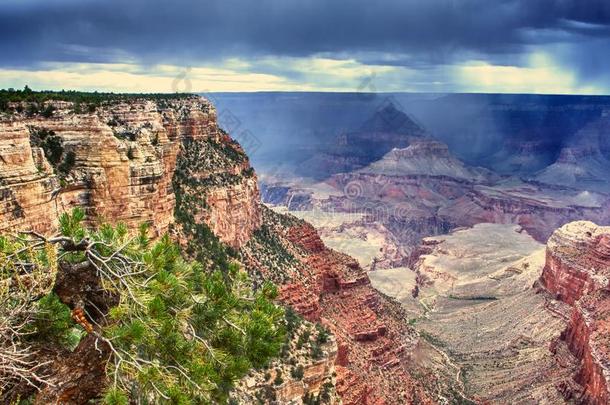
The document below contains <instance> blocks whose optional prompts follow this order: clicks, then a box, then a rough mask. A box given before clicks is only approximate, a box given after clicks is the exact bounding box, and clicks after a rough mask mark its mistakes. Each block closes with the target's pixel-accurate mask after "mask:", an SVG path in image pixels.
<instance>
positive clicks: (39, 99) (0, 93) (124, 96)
mask: <svg viewBox="0 0 610 405" xmlns="http://www.w3.org/2000/svg"><path fill="white" fill-rule="evenodd" d="M193 96H194V94H190V93H100V92H97V91H95V92H84V91H75V90H61V91H49V90H44V91H33V90H32V89H30V88H29V87H28V86H27V85H26V86H25V87H24V88H23V90H15V89H0V111H6V110H8V108H9V103H11V102H26V103H44V102H45V101H50V100H55V101H68V102H73V103H76V104H82V105H100V104H102V103H105V102H117V101H128V100H135V99H141V98H147V99H152V100H168V99H183V98H189V97H193ZM49 112H52V111H49Z"/></svg>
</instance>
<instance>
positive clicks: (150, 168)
mask: <svg viewBox="0 0 610 405" xmlns="http://www.w3.org/2000/svg"><path fill="white" fill-rule="evenodd" d="M47 104H51V105H53V106H54V108H55V111H54V113H53V115H52V116H51V117H48V118H45V117H42V116H39V115H35V116H33V117H28V116H27V115H25V114H17V113H15V114H13V115H12V116H10V117H9V118H4V119H2V120H0V231H2V230H13V229H21V228H24V227H29V228H33V229H34V230H36V231H40V232H49V231H51V230H53V229H55V228H56V226H57V220H58V217H59V215H60V214H61V213H62V212H65V211H67V210H70V209H71V208H73V207H75V206H81V207H84V208H85V209H86V211H87V214H88V220H89V221H99V220H104V219H107V220H112V221H123V222H126V223H127V224H128V225H138V224H140V223H143V222H148V223H150V224H151V225H152V228H153V230H154V232H155V234H156V235H160V234H163V233H165V232H167V230H168V228H169V225H170V224H171V223H172V222H174V216H173V211H174V204H175V196H174V192H173V188H172V179H173V177H174V171H175V169H176V163H177V157H178V155H179V154H180V152H181V151H184V150H186V151H188V150H190V149H189V148H191V147H192V146H193V145H194V143H193V142H199V143H204V144H208V145H213V146H214V145H215V147H217V148H229V149H231V148H232V149H234V150H235V153H236V154H239V153H241V154H243V152H241V150H240V148H239V147H238V146H237V145H236V144H235V143H234V142H232V141H231V140H230V138H228V136H227V135H226V134H225V133H224V132H223V131H222V130H220V129H219V128H218V125H217V122H216V112H215V109H214V107H213V106H212V105H211V104H210V103H209V102H208V101H207V100H205V99H202V98H200V97H184V98H174V99H168V100H162V101H155V100H150V99H146V98H141V99H135V100H129V101H114V102H106V103H102V104H101V105H100V106H98V107H97V109H95V111H92V112H86V113H83V112H81V111H79V110H76V109H75V105H74V104H73V103H69V102H60V101H54V102H47ZM206 158H207V159H212V158H213V156H207V157H206ZM247 170H249V163H248V161H247V158H245V157H244V159H242V161H241V162H240V164H239V165H236V166H235V167H231V168H228V167H218V168H216V172H218V171H225V172H227V171H228V172H230V173H232V174H233V175H235V176H237V175H240V174H241V173H242V172H245V171H247ZM214 174H217V173H214V172H213V171H212V170H208V171H200V172H197V173H194V174H193V176H196V177H197V178H199V179H203V178H208V177H210V176H212V175H214ZM233 180H235V179H233ZM224 185H225V184H221V183H218V182H217V183H216V184H210V186H209V187H208V189H207V190H208V192H207V193H206V194H205V195H201V196H200V197H201V198H202V199H204V200H205V202H206V205H207V206H208V207H209V208H210V209H209V210H207V212H206V213H205V214H204V215H203V216H204V218H203V219H204V220H205V221H207V222H208V223H209V224H210V225H211V226H212V228H213V230H214V232H215V233H216V234H217V235H218V236H219V237H220V239H221V240H222V241H224V242H226V243H228V244H230V245H233V246H238V245H240V244H241V243H243V242H244V241H245V240H246V239H248V238H249V235H250V234H251V233H252V231H253V230H254V229H255V228H256V227H257V226H258V225H259V219H258V216H257V215H256V212H257V210H256V208H255V207H256V202H257V198H258V188H257V184H256V181H255V179H254V178H253V177H252V176H251V175H250V176H242V177H240V178H239V181H233V182H232V183H231V184H230V185H227V187H223V186H224ZM236 215H237V216H240V217H239V218H237V217H236ZM245 217H247V218H248V220H246V221H243V218H245Z"/></svg>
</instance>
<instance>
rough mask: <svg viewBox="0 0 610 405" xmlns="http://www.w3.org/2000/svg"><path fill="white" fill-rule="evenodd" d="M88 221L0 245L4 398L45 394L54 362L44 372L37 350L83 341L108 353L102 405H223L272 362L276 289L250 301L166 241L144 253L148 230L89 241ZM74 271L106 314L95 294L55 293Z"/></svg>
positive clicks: (242, 288)
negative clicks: (94, 282)
mask: <svg viewBox="0 0 610 405" xmlns="http://www.w3.org/2000/svg"><path fill="white" fill-rule="evenodd" d="M83 219H84V213H83V212H82V211H81V210H75V211H74V212H73V214H72V215H63V216H62V218H61V235H58V236H55V237H52V238H46V237H44V236H42V235H39V234H36V233H27V234H25V233H24V234H19V235H11V236H3V237H1V238H0V301H1V303H2V305H0V360H1V361H0V398H2V399H3V400H8V399H10V398H13V399H14V398H15V397H16V395H20V394H22V393H23V392H16V391H19V390H21V391H23V389H24V384H23V382H24V381H25V382H26V383H27V384H26V387H27V385H30V386H32V387H36V388H37V389H40V388H43V387H44V386H45V385H46V384H48V383H50V380H49V377H50V376H49V375H48V374H46V373H47V372H48V370H49V368H48V367H47V366H50V367H51V369H52V366H53V365H52V364H51V363H52V360H49V361H48V362H44V363H43V362H41V361H40V358H39V351H40V350H41V349H44V350H46V351H49V350H52V347H53V346H57V347H64V348H65V347H73V346H74V345H75V343H76V342H77V341H78V339H79V338H80V336H81V334H85V333H86V334H89V335H93V336H94V337H95V339H96V344H95V347H99V348H102V349H104V348H105V350H107V351H108V352H109V353H110V360H109V361H108V364H107V366H106V374H107V376H108V380H107V381H100V387H102V386H106V387H107V389H106V392H105V394H104V396H103V401H104V402H105V403H107V404H127V403H129V402H130V401H136V402H142V403H174V404H190V403H219V402H221V403H222V402H226V401H227V399H228V395H229V392H230V390H231V389H232V387H233V384H234V382H235V381H236V380H238V379H239V378H241V377H242V376H243V375H244V374H245V373H246V372H247V371H248V370H249V369H251V368H258V367H263V366H265V365H266V364H267V363H268V362H269V360H270V359H271V358H272V357H275V356H277V355H278V354H279V351H280V348H281V345H282V343H283V342H284V340H285V326H284V311H283V310H282V309H281V308H279V307H277V306H276V305H275V304H273V303H272V299H273V298H275V296H276V294H277V292H276V289H275V288H274V287H273V286H272V285H270V284H266V285H264V286H263V287H262V288H260V289H259V290H258V291H257V292H254V291H253V290H252V288H251V283H250V281H249V280H248V277H247V276H246V274H245V273H244V272H242V271H240V270H239V269H238V267H237V266H236V265H235V264H232V263H228V264H227V265H226V266H225V267H223V268H218V267H217V268H215V269H214V270H211V269H207V268H206V267H205V266H204V265H202V264H200V263H198V262H187V261H185V260H184V259H183V258H182V256H181V252H180V249H179V248H178V247H177V246H176V245H175V244H173V243H172V242H171V241H170V239H169V238H168V237H163V238H162V239H161V240H160V241H158V242H157V243H155V244H153V245H151V244H150V242H149V240H148V238H147V237H146V229H145V228H144V227H143V228H141V229H140V231H139V232H138V233H137V234H135V235H133V234H132V233H130V232H129V230H128V229H127V228H126V227H125V226H124V225H122V224H118V225H116V226H111V225H102V226H100V227H99V229H97V230H88V229H85V228H84V227H83V226H82V220H83ZM74 268H79V269H80V270H79V271H80V272H83V271H84V269H86V268H90V269H92V270H94V274H96V275H97V278H98V279H99V283H100V285H101V287H102V294H103V296H104V297H107V302H108V304H109V305H108V309H107V310H104V309H101V310H100V308H99V306H98V307H95V311H97V313H94V312H93V310H92V308H93V307H92V306H91V305H89V304H90V303H91V300H92V297H89V296H87V294H96V292H95V288H92V287H94V286H89V288H88V289H87V288H82V289H80V291H81V292H82V294H83V296H79V297H66V296H65V292H64V296H62V295H61V294H60V296H59V297H58V296H57V295H55V294H54V290H56V289H57V280H60V279H64V278H65V277H64V276H65V275H67V274H71V271H73V270H74ZM76 274H79V273H76ZM83 281H84V280H83V279H82V277H81V276H79V279H78V280H72V282H74V283H82V282H83ZM85 287H86V286H85ZM62 301H64V302H62ZM66 303H69V304H70V305H72V306H73V308H72V317H73V319H74V320H75V321H76V322H75V321H73V320H71V319H70V316H69V314H70V311H69V309H68V307H67V306H66ZM74 303H76V304H74ZM41 320H42V321H41ZM75 340H76V342H75ZM51 358H53V356H51ZM57 378H58V376H54V381H55V382H57ZM59 380H61V376H59ZM26 391H27V390H26Z"/></svg>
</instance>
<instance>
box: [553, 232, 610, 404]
mask: <svg viewBox="0 0 610 405" xmlns="http://www.w3.org/2000/svg"><path fill="white" fill-rule="evenodd" d="M609 277H610V227H599V226H597V225H595V224H593V223H591V222H586V221H579V222H573V223H570V224H567V225H565V226H563V227H562V228H560V229H558V230H557V231H556V232H555V233H554V234H553V236H552V237H551V238H550V240H549V243H548V248H547V261H546V265H545V268H544V270H543V273H542V277H541V282H542V284H543V285H544V286H545V287H546V289H547V290H548V291H549V292H551V293H552V294H553V295H554V296H555V298H557V299H558V300H560V301H563V302H566V303H568V304H570V305H573V309H572V314H571V316H570V320H569V323H568V327H567V329H566V332H565V338H566V342H567V344H568V347H569V348H570V350H571V351H572V353H574V354H575V355H576V356H577V357H578V358H579V359H580V360H581V369H580V372H579V374H578V377H577V381H578V382H579V383H580V384H581V385H582V386H583V388H584V390H583V394H582V396H581V398H580V400H581V401H582V402H584V403H589V404H595V405H601V404H607V403H609V402H610V339H609V338H608V336H609V333H610V316H609V314H610V286H609V280H610V278H609Z"/></svg>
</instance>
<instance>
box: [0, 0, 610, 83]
mask: <svg viewBox="0 0 610 405" xmlns="http://www.w3.org/2000/svg"><path fill="white" fill-rule="evenodd" d="M609 51H610V2H608V1H607V0H587V1H582V0H499V1H490V0H463V1H460V0H427V1H421V0H385V1H372V0H366V1H365V0H309V1H294V0H260V1H252V0H205V1H202V0H178V1H171V2H170V1H167V2H161V1H149V0H148V1H145V0H131V1H117V0H110V1H108V0H105V1H102V0H79V1H77V0H46V1H39V0H22V1H19V0H7V1H4V2H3V3H2V4H1V5H0V67H2V68H19V69H26V70H27V69H33V68H35V67H36V66H38V65H39V64H41V63H46V62H71V63H136V64H141V65H156V64H172V65H198V64H202V63H215V62H218V63H220V62H221V61H224V60H227V59H230V58H239V59H245V60H249V61H254V62H256V61H257V60H261V59H264V58H281V57H296V58H303V57H312V56H316V57H324V58H330V59H343V60H355V61H357V62H359V63H363V64H366V65H373V66H402V67H408V68H410V69H415V70H424V71H426V70H430V71H433V70H434V69H437V68H438V66H444V65H451V64H456V63H462V62H466V61H473V60H476V61H484V62H486V63H490V64H493V65H503V66H504V65H506V66H508V65H510V66H526V65H527V64H528V63H529V60H530V59H529V58H530V56H531V54H532V53H534V52H545V53H547V54H549V55H551V56H552V57H553V58H555V59H556V61H557V63H560V64H561V66H562V67H563V68H566V69H569V70H571V71H573V72H574V73H575V74H576V75H578V77H579V78H580V79H582V80H588V79H591V80H600V81H602V82H604V83H605V84H607V85H608V86H609V87H610V80H608V78H607V77H605V70H606V67H607V66H608V62H610V56H608V54H609V53H610V52H609ZM261 69H262V68H261ZM266 69H267V71H265V72H263V73H267V72H268V73H274V72H275V71H274V69H273V67H272V66H269V65H267V67H266Z"/></svg>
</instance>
